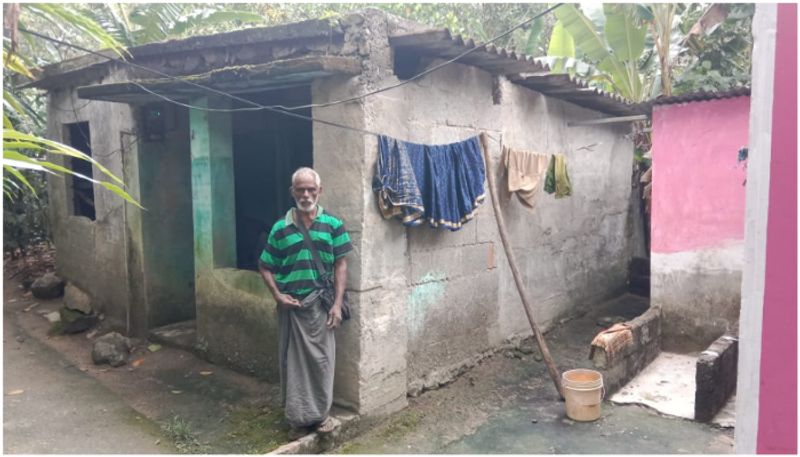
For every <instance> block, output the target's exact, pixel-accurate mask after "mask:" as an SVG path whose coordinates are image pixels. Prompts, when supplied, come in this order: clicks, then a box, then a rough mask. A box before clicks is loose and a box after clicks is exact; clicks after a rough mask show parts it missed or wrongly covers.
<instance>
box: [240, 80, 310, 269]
mask: <svg viewBox="0 0 800 457" xmlns="http://www.w3.org/2000/svg"><path fill="white" fill-rule="evenodd" d="M248 98H251V99H252V100H254V101H256V102H258V103H262V104H265V105H270V104H285V105H303V104H308V103H311V87H310V86H301V87H295V88H290V89H282V90H280V91H271V92H263V93H260V94H257V95H252V94H251V95H250V96H249V97H248ZM242 106H244V105H242ZM237 107H238V106H237ZM294 112H296V113H298V114H301V115H303V116H309V117H310V116H311V110H310V109H306V110H296V111H294ZM232 120H233V170H234V171H233V176H234V182H235V199H236V259H237V267H238V268H240V269H247V270H256V269H258V258H259V257H260V255H261V250H262V249H263V248H264V244H265V243H266V240H267V236H268V235H269V231H270V229H271V228H272V225H273V224H274V223H275V222H276V221H277V220H278V219H279V218H280V217H283V216H284V215H285V214H286V212H287V211H288V210H289V208H291V207H293V206H294V200H293V199H292V195H291V193H290V192H289V186H291V177H292V173H294V171H295V170H296V169H297V168H300V167H311V166H313V141H312V125H311V123H310V122H308V121H306V120H303V119H296V118H292V117H289V116H284V115H282V114H279V113H274V112H270V111H266V110H261V111H255V112H248V111H244V112H238V113H234V114H233V119H232Z"/></svg>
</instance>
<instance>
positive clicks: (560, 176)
mask: <svg viewBox="0 0 800 457" xmlns="http://www.w3.org/2000/svg"><path fill="white" fill-rule="evenodd" d="M555 157H556V159H555V175H556V179H555V181H556V198H562V197H567V196H570V195H572V184H570V182H569V174H567V159H566V157H564V155H563V154H556V156H555ZM548 173H549V170H548Z"/></svg>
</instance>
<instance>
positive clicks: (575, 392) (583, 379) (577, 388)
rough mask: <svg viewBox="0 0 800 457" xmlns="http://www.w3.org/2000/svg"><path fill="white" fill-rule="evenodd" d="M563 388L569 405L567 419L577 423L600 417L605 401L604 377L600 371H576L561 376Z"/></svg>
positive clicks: (566, 372)
mask: <svg viewBox="0 0 800 457" xmlns="http://www.w3.org/2000/svg"><path fill="white" fill-rule="evenodd" d="M561 387H562V388H563V389H564V400H566V403H567V417H569V418H570V419H572V420H576V421H593V420H596V419H598V418H599V417H600V404H601V403H602V401H603V396H604V395H605V390H604V389H603V375H602V374H601V373H600V372H599V371H594V370H585V369H580V368H579V369H576V370H569V371H565V372H564V373H563V374H562V375H561Z"/></svg>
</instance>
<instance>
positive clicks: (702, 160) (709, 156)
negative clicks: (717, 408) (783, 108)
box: [651, 97, 750, 351]
mask: <svg viewBox="0 0 800 457" xmlns="http://www.w3.org/2000/svg"><path fill="white" fill-rule="evenodd" d="M749 110H750V98H749V97H736V98H732V99H722V100H712V101H705V102H693V103H685V104H678V105H664V106H657V107H656V108H655V109H654V110H653V197H652V198H653V210H652V230H651V232H652V243H651V251H652V257H651V271H652V273H651V281H652V286H651V287H652V289H651V297H652V302H653V304H654V305H657V306H660V307H661V308H662V311H663V317H664V320H663V323H664V340H663V346H664V348H665V349H667V350H673V351H692V350H702V349H704V348H705V347H706V346H708V345H709V344H710V343H711V342H712V341H714V340H715V339H716V338H717V337H719V336H720V335H722V334H723V333H725V331H727V330H728V329H729V328H730V327H731V326H732V325H733V324H735V323H736V322H737V321H738V319H739V307H740V305H739V302H740V297H741V274H742V273H741V272H742V262H743V260H744V206H745V198H744V194H745V180H746V162H739V161H738V152H739V150H740V149H741V148H743V147H747V145H748V114H749Z"/></svg>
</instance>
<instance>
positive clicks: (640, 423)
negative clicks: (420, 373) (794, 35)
mask: <svg viewBox="0 0 800 457" xmlns="http://www.w3.org/2000/svg"><path fill="white" fill-rule="evenodd" d="M643 304H644V306H646V301H644V300H643V299H641V298H638V297H634V296H630V295H626V296H623V297H620V298H619V299H616V300H612V301H609V302H606V303H604V304H602V305H599V306H597V307H595V308H594V309H596V310H597V312H596V313H591V314H588V313H587V314H586V315H584V316H582V317H579V318H577V319H574V320H572V321H569V322H566V323H564V324H563V325H561V326H560V327H558V328H556V329H555V330H554V331H552V332H549V333H548V334H547V335H546V337H545V338H546V340H547V341H548V345H549V348H550V351H551V353H552V355H553V358H554V360H555V361H556V363H557V364H558V366H559V368H560V369H561V370H565V369H570V368H591V362H590V361H589V360H588V350H589V343H590V342H591V340H592V337H593V336H594V335H595V334H596V333H597V332H598V331H599V330H600V328H599V327H597V326H596V321H597V317H598V316H599V315H606V316H608V315H624V316H625V317H627V318H630V317H633V316H635V315H636V314H638V313H640V312H641V311H643ZM625 314H628V315H625ZM540 360H541V357H540V356H539V354H538V350H530V349H527V350H523V351H518V350H508V351H501V352H500V353H498V354H497V355H495V356H493V357H490V358H487V359H485V360H484V361H483V362H482V363H481V364H479V365H478V366H476V367H475V368H474V369H473V370H471V371H469V372H468V373H466V374H464V375H462V376H461V377H460V378H458V379H457V380H455V381H454V382H453V383H451V384H449V385H448V386H446V387H445V388H441V389H438V390H434V391H429V392H425V393H423V394H422V395H421V396H420V397H418V398H412V399H409V407H408V408H407V409H406V410H404V411H402V412H400V413H398V414H396V415H394V416H392V417H390V418H389V419H387V420H385V421H384V422H382V423H381V424H380V425H378V426H377V427H375V428H373V429H372V430H370V431H368V432H366V433H364V434H362V435H361V436H359V437H357V438H356V439H354V440H351V441H350V442H348V443H347V444H345V445H343V446H340V447H338V448H336V449H334V450H333V452H334V453H346V454H350V453H357V454H376V453H444V454H448V453H457V454H476V453H510V454H512V453H513V454H552V453H558V454H562V453H567V454H572V453H574V454H583V453H591V454H654V453H657V454H671V453H691V454H696V453H715V454H720V453H732V452H733V431H732V429H722V428H716V427H713V426H709V425H705V424H700V423H696V422H693V421H689V420H685V419H679V418H673V417H667V416H662V415H659V414H658V413H656V412H655V411H653V410H650V409H648V408H646V407H643V406H637V405H625V406H615V405H612V404H610V403H609V402H607V401H606V402H604V403H603V405H602V416H601V418H600V419H599V420H597V421H595V422H588V423H587V422H575V421H572V420H569V419H568V418H566V415H565V411H564V403H563V402H561V401H560V400H559V399H558V395H557V393H556V390H555V387H554V385H553V382H552V381H551V379H550V377H549V376H548V374H547V370H546V368H545V366H544V363H543V362H541V361H540Z"/></svg>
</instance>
